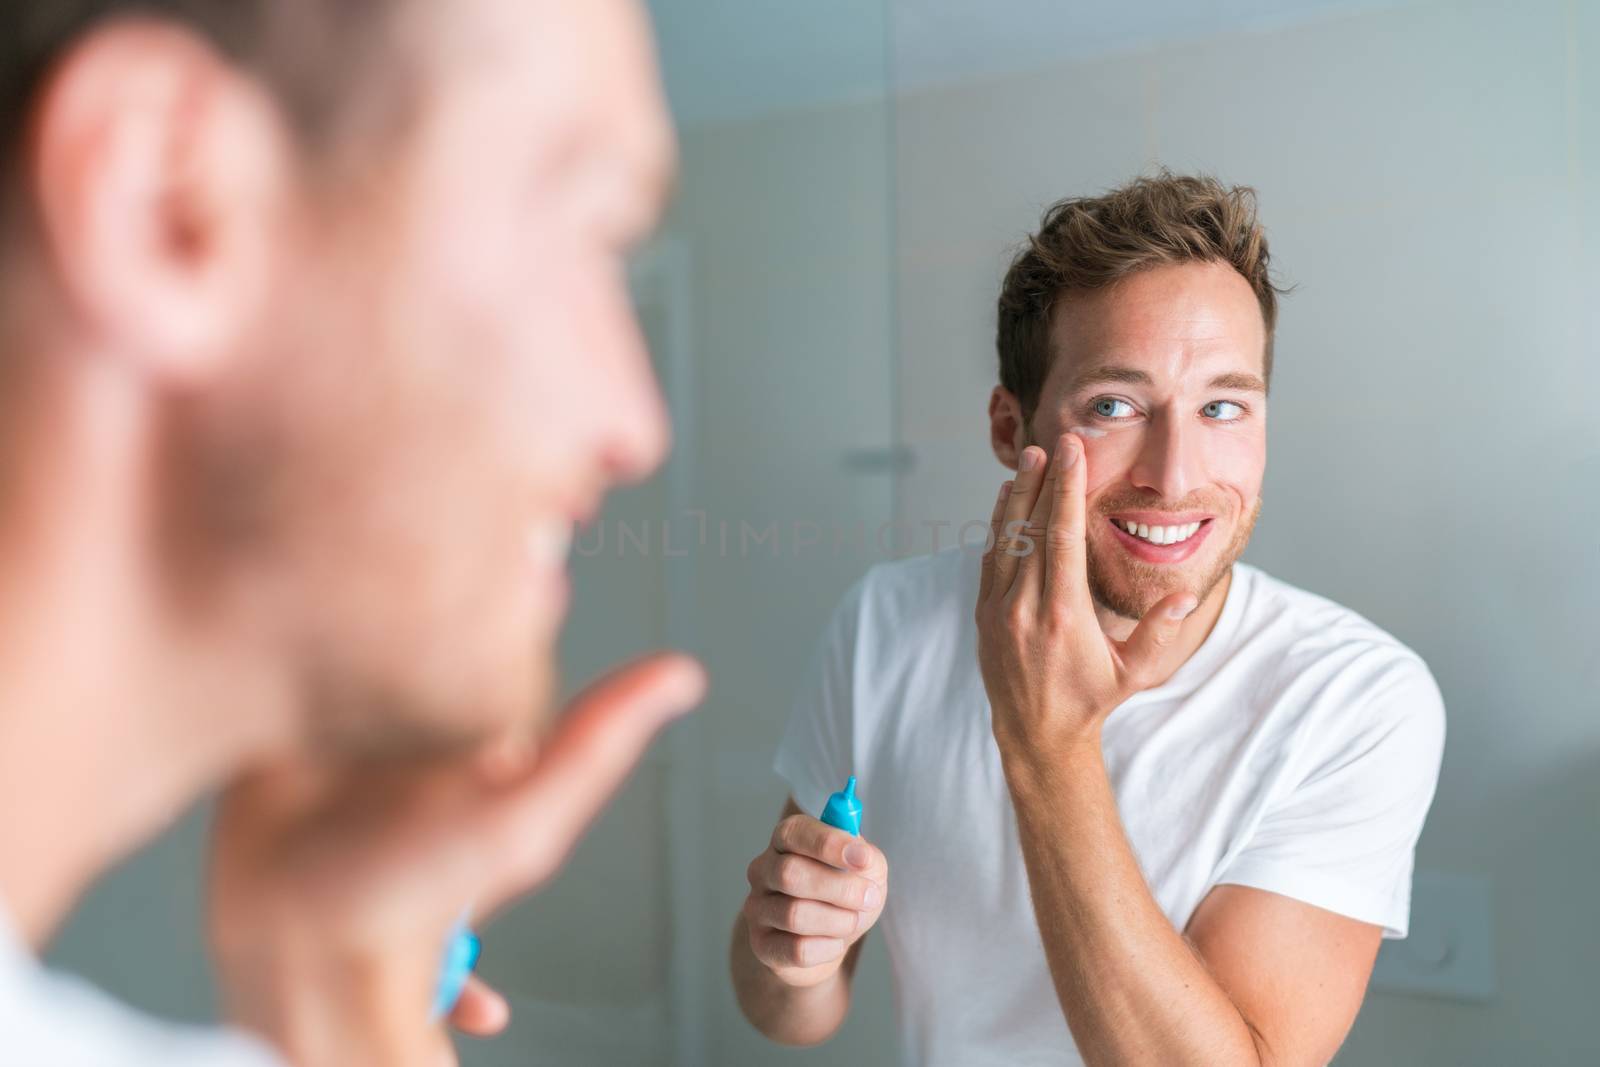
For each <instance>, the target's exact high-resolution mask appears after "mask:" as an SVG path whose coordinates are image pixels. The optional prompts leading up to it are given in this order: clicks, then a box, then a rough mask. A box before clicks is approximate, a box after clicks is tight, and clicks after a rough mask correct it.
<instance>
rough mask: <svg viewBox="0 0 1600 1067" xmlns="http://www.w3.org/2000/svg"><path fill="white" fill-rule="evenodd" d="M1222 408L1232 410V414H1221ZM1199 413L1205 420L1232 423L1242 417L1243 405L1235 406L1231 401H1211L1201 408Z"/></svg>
mask: <svg viewBox="0 0 1600 1067" xmlns="http://www.w3.org/2000/svg"><path fill="white" fill-rule="evenodd" d="M1224 408H1232V409H1233V413H1232V414H1227V415H1225V414H1223V410H1222V409H1224ZM1200 411H1201V413H1202V414H1204V415H1205V417H1206V418H1208V419H1216V420H1217V421H1218V422H1233V421H1234V420H1235V419H1239V418H1243V417H1244V405H1243V404H1235V403H1234V402H1233V401H1231V400H1213V401H1212V402H1211V403H1209V404H1207V405H1206V406H1205V407H1203V408H1201V409H1200Z"/></svg>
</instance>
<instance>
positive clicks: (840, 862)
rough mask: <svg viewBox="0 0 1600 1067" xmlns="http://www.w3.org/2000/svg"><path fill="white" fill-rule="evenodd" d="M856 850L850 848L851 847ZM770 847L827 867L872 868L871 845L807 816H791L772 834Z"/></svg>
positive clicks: (847, 868)
mask: <svg viewBox="0 0 1600 1067" xmlns="http://www.w3.org/2000/svg"><path fill="white" fill-rule="evenodd" d="M851 845H855V846H858V847H857V848H854V849H852V848H851V847H850V846H851ZM772 847H773V849H774V850H776V851H778V852H792V853H796V854H798V855H801V856H809V857H811V858H812V859H814V860H820V861H821V862H823V863H826V864H827V865H828V866H830V867H839V868H842V869H846V870H858V871H859V870H864V869H866V868H867V867H869V866H871V865H872V851H871V846H869V845H867V844H866V842H864V841H862V840H861V839H860V838H859V837H856V836H855V835H854V834H852V833H849V832H848V831H845V830H841V829H839V828H838V827H835V826H829V825H828V824H827V823H825V822H823V821H822V820H821V819H813V818H812V817H811V816H809V815H804V814H801V815H791V816H789V817H788V818H786V819H784V820H783V821H782V822H780V823H779V824H778V825H777V826H776V827H775V828H774V829H773V831H772Z"/></svg>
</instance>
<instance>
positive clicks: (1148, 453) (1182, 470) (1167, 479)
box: [1129, 412, 1204, 501]
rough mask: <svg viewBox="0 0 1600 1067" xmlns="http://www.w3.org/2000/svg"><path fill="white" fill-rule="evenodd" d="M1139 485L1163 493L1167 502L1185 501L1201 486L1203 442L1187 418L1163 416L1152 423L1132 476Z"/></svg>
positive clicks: (1163, 413) (1156, 417)
mask: <svg viewBox="0 0 1600 1067" xmlns="http://www.w3.org/2000/svg"><path fill="white" fill-rule="evenodd" d="M1129 477H1130V478H1131V479H1132V480H1133V482H1134V484H1135V485H1138V486H1140V487H1141V488H1144V489H1149V490H1151V491H1152V492H1155V493H1159V494H1160V496H1161V499H1163V500H1169V501H1172V500H1182V499H1183V498H1184V497H1185V496H1187V495H1188V493H1189V491H1190V490H1191V489H1193V488H1194V487H1195V486H1196V485H1198V484H1200V482H1201V481H1202V479H1203V477H1204V474H1203V472H1202V470H1201V457H1200V455H1199V441H1198V440H1197V439H1196V437H1195V429H1194V428H1193V427H1191V426H1190V425H1189V423H1188V420H1187V419H1185V418H1184V417H1183V416H1181V415H1178V414H1174V413H1172V412H1162V413H1159V414H1157V415H1156V416H1155V418H1153V419H1152V420H1151V422H1150V428H1149V429H1148V430H1147V431H1146V432H1145V435H1144V440H1143V441H1142V442H1141V443H1140V446H1139V455H1138V459H1137V460H1136V461H1135V463H1134V465H1133V469H1132V470H1131V471H1130V472H1129Z"/></svg>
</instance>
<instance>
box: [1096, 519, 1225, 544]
mask: <svg viewBox="0 0 1600 1067" xmlns="http://www.w3.org/2000/svg"><path fill="white" fill-rule="evenodd" d="M1210 521H1211V520H1210V519H1201V520H1200V521H1198V522H1187V523H1179V524H1177V525H1174V526H1151V525H1149V524H1147V523H1142V522H1130V521H1127V520H1123V519H1112V520H1111V522H1112V524H1113V525H1114V526H1116V527H1118V528H1119V529H1121V530H1122V531H1123V532H1124V533H1127V534H1128V535H1129V536H1132V537H1137V538H1138V539H1139V540H1141V541H1144V542H1145V543H1147V544H1152V545H1181V544H1183V543H1184V542H1185V541H1187V540H1189V539H1190V538H1191V537H1193V536H1195V534H1197V533H1198V532H1199V531H1200V528H1201V527H1202V526H1204V525H1205V524H1206V523H1208V522H1210Z"/></svg>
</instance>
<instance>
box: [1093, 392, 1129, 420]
mask: <svg viewBox="0 0 1600 1067" xmlns="http://www.w3.org/2000/svg"><path fill="white" fill-rule="evenodd" d="M1118 405H1121V406H1122V407H1124V408H1127V409H1128V414H1132V412H1133V405H1132V404H1130V403H1128V402H1127V401H1126V400H1118V399H1117V398H1116V397H1114V396H1103V397H1101V398H1100V399H1099V400H1096V401H1095V402H1094V404H1093V405H1092V408H1093V410H1094V413H1095V414H1096V415H1098V416H1100V417H1101V418H1103V419H1125V418H1127V417H1128V414H1119V413H1118V411H1117V407H1118Z"/></svg>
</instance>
